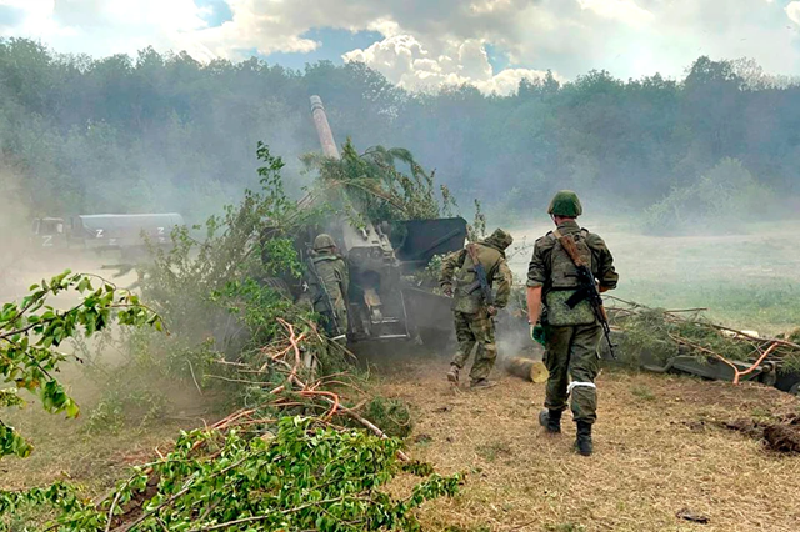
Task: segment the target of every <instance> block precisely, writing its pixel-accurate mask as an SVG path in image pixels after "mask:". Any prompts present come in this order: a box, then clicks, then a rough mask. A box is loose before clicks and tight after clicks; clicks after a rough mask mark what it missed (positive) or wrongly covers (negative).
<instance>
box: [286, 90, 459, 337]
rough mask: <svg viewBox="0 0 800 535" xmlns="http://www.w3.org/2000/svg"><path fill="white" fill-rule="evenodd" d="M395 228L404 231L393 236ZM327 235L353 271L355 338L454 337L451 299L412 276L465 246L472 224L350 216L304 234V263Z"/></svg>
mask: <svg viewBox="0 0 800 535" xmlns="http://www.w3.org/2000/svg"><path fill="white" fill-rule="evenodd" d="M310 101H311V114H312V117H313V120H314V125H315V127H316V131H317V134H318V136H319V141H320V145H321V147H322V150H323V153H324V154H325V156H327V157H328V158H336V159H339V157H340V156H339V152H338V150H337V148H336V143H335V141H334V138H333V134H332V132H331V129H330V125H329V124H328V120H327V116H326V114H325V108H324V107H323V105H322V100H321V99H320V97H319V96H317V95H314V96H312V97H311V98H310ZM341 193H342V194H343V195H345V196H346V193H345V192H341ZM392 226H394V227H395V229H400V232H395V234H394V235H393V234H392V230H391V229H392ZM322 232H324V233H326V234H330V235H331V236H333V238H334V239H335V240H336V243H337V245H338V247H339V250H340V252H341V254H342V255H343V256H344V257H345V258H346V260H347V262H348V265H349V268H350V293H349V295H348V296H347V299H348V305H349V306H348V309H349V316H350V318H349V319H350V321H349V322H348V323H349V330H350V333H348V334H349V338H350V339H351V340H392V339H411V338H419V339H422V341H423V342H426V341H429V340H432V339H438V340H442V339H444V340H448V339H449V338H451V335H452V334H453V333H452V331H453V325H452V318H451V312H450V303H451V299H450V298H448V297H446V296H440V295H435V294H434V293H432V292H430V291H429V290H426V289H421V288H419V287H417V286H415V285H414V284H412V283H411V282H410V281H409V280H408V278H407V276H408V275H413V274H414V273H416V272H418V271H419V270H422V269H424V268H425V267H426V266H427V265H428V263H429V262H430V260H431V258H433V256H434V255H442V254H447V253H450V252H453V251H457V250H460V249H461V248H462V247H463V246H464V243H465V240H466V237H467V223H466V221H465V220H464V219H463V218H461V217H454V218H442V219H429V220H409V221H393V222H392V225H390V224H389V222H376V221H363V222H361V223H360V224H358V225H355V224H353V223H352V222H351V221H349V220H348V219H347V218H344V217H336V218H334V219H332V220H331V221H328V222H326V224H325V225H323V226H321V227H316V228H308V229H305V230H304V231H303V233H302V234H303V235H302V237H300V239H299V240H298V241H297V242H296V245H297V246H298V247H297V249H298V250H299V252H300V255H301V258H302V260H303V261H307V260H308V255H309V250H310V248H311V243H312V242H313V239H314V236H315V235H316V234H319V233H322Z"/></svg>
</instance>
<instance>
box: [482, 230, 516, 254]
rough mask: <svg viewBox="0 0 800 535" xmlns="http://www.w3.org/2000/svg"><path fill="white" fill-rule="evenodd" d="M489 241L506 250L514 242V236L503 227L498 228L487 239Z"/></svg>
mask: <svg viewBox="0 0 800 535" xmlns="http://www.w3.org/2000/svg"><path fill="white" fill-rule="evenodd" d="M486 241H487V242H491V243H494V244H496V245H497V246H498V247H499V248H500V249H502V250H505V249H507V248H508V246H509V245H511V244H512V243H513V242H514V238H512V237H511V234H509V233H508V232H506V231H505V230H503V229H496V230H495V231H494V232H492V235H491V236H489V238H488V239H487V240H486Z"/></svg>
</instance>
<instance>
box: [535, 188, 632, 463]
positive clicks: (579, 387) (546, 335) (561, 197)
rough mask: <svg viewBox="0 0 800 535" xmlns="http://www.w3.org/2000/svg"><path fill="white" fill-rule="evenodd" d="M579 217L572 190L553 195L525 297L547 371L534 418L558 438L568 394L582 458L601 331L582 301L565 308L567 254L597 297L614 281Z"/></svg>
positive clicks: (592, 413) (598, 243)
mask: <svg viewBox="0 0 800 535" xmlns="http://www.w3.org/2000/svg"><path fill="white" fill-rule="evenodd" d="M581 212H582V208H581V203H580V200H579V199H578V196H577V195H576V194H575V192H573V191H566V190H562V191H559V192H558V193H556V194H555V196H554V197H553V199H552V201H550V206H549V208H548V210H547V213H548V214H550V216H551V218H552V219H553V222H554V223H555V225H556V230H555V231H551V232H548V233H547V234H546V235H545V236H542V237H541V238H539V239H538V240H537V241H536V244H535V245H534V250H533V255H532V257H531V261H530V265H529V267H528V281H527V292H526V294H527V295H526V298H527V305H528V322H529V323H530V326H531V338H533V339H534V340H536V341H538V342H540V343H543V344H545V356H544V362H545V366H546V367H547V371H548V372H549V378H548V380H547V387H546V394H545V403H544V405H545V407H546V408H547V410H546V411H543V413H542V415H541V416H540V424H542V425H543V426H544V427H545V429H546V431H547V432H551V433H560V432H561V413H562V412H563V411H564V409H565V408H566V406H567V397H568V396H570V395H571V400H570V409H571V410H572V416H573V420H574V421H575V424H576V427H577V433H576V441H575V447H576V449H577V451H578V452H579V453H580V454H581V455H584V456H588V455H591V454H592V438H591V433H592V424H593V423H594V422H595V420H596V419H597V415H596V409H597V388H596V386H595V383H594V380H595V377H596V376H597V371H598V359H599V357H598V353H597V347H598V343H599V341H600V335H601V327H600V323H599V322H598V320H597V317H596V315H595V311H594V310H593V308H592V306H591V304H590V303H589V301H588V299H583V300H581V301H579V302H578V303H577V304H575V305H574V306H572V307H570V306H569V305H568V304H567V303H566V302H567V300H569V298H570V297H571V296H573V295H574V294H575V292H576V290H577V289H578V267H577V266H576V263H575V261H574V260H573V258H572V257H571V256H570V254H569V252H568V251H569V250H571V251H572V254H573V255H574V254H575V253H576V252H577V257H578V258H579V260H580V264H581V265H585V266H590V269H591V274H592V278H593V280H592V282H595V280H596V281H597V282H598V283H599V290H600V291H601V292H605V291H607V290H613V289H614V288H616V286H617V280H618V278H619V277H618V275H617V272H616V271H615V269H614V263H613V258H612V256H611V252H610V251H609V250H608V248H607V247H606V244H605V242H604V241H603V239H602V238H601V237H600V236H598V235H597V234H593V233H591V232H589V231H588V230H586V229H584V228H581V227H580V226H578V223H577V222H576V219H577V217H578V216H579V215H581ZM542 305H544V307H542ZM542 308H544V310H543V311H542ZM540 312H542V317H541V322H539V319H540V318H539V316H540ZM567 374H569V376H570V381H569V382H567Z"/></svg>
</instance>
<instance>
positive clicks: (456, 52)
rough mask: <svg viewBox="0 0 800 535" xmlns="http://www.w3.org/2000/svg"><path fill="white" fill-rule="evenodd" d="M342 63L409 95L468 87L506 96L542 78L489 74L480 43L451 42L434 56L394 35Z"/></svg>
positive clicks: (520, 72)
mask: <svg viewBox="0 0 800 535" xmlns="http://www.w3.org/2000/svg"><path fill="white" fill-rule="evenodd" d="M343 59H344V60H345V61H358V62H362V63H365V64H366V65H368V66H369V67H371V68H373V69H376V70H378V71H380V72H382V73H383V74H384V75H385V76H386V77H387V78H388V79H389V80H390V81H392V82H395V83H397V84H399V85H401V86H403V87H405V88H407V89H410V90H413V91H431V90H435V89H437V88H439V87H441V86H442V85H461V84H464V83H469V84H472V85H474V86H475V87H477V88H478V89H480V90H481V91H484V92H486V93H491V92H497V93H498V94H509V93H512V92H514V91H515V90H516V89H517V87H518V86H519V82H520V80H522V79H523V78H528V79H530V80H533V79H535V78H537V77H543V76H544V75H545V73H544V72H542V71H535V70H530V69H506V70H503V71H501V72H499V73H497V74H493V72H492V66H491V65H490V64H489V58H488V57H487V55H486V50H485V48H484V46H483V43H481V42H480V41H477V40H470V41H464V42H462V43H456V42H451V43H448V44H447V46H446V47H445V50H444V53H442V54H440V55H438V56H434V55H433V54H431V53H430V52H429V51H428V50H426V49H425V47H424V46H423V45H422V44H421V43H420V42H419V41H417V39H416V38H415V37H413V36H411V35H395V36H393V37H390V38H388V39H384V40H383V41H380V42H377V43H375V44H373V45H372V46H370V47H369V48H367V49H365V50H353V51H351V52H348V53H347V54H345V55H344V56H343Z"/></svg>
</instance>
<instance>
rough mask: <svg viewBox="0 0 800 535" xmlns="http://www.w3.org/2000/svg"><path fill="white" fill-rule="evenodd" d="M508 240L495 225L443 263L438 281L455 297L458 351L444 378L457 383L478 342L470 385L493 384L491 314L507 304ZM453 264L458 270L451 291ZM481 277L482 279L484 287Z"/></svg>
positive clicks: (493, 332) (495, 354)
mask: <svg viewBox="0 0 800 535" xmlns="http://www.w3.org/2000/svg"><path fill="white" fill-rule="evenodd" d="M511 242H512V238H511V235H509V234H508V233H507V232H505V231H503V230H501V229H497V230H495V231H494V232H493V233H492V235H491V236H489V237H488V238H486V239H485V240H484V241H481V242H478V243H473V244H469V245H467V247H466V248H465V249H463V250H461V251H459V252H458V253H456V254H454V255H452V256H450V257H449V258H448V259H447V260H446V261H445V262H444V264H443V265H442V272H441V276H440V278H439V285H440V286H441V287H442V289H443V290H444V293H445V295H448V296H454V297H455V298H454V300H453V312H454V315H455V323H456V338H457V340H458V352H457V353H456V355H455V358H454V359H453V361H452V362H451V363H450V371H449V372H448V373H447V379H448V380H449V381H451V382H453V383H456V384H458V382H459V372H460V371H461V368H463V367H464V364H465V363H466V360H467V358H469V355H470V353H471V352H472V350H473V348H474V347H475V346H476V344H477V349H476V351H475V361H474V363H473V365H472V368H471V369H470V372H469V375H470V378H471V381H470V386H471V387H472V388H486V387H490V386H494V384H495V383H494V382H492V381H489V380H488V377H489V373H490V372H491V371H492V368H493V367H494V362H495V360H496V359H497V346H496V345H495V331H494V316H495V314H496V313H497V309H499V308H503V307H505V306H506V304H507V303H508V298H509V295H510V294H511V270H510V269H508V265H507V264H506V260H505V250H506V249H507V248H508V247H509V246H510V245H511ZM456 268H460V270H459V274H458V278H457V280H456V287H455V292H454V291H453V276H454V272H455V269H456ZM481 268H482V269H481ZM481 275H483V276H481ZM481 279H484V281H483V282H484V283H485V284H486V287H484V285H483V284H482V281H481ZM495 282H496V283H497V293H496V295H495V296H494V297H492V285H493V283H495Z"/></svg>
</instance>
